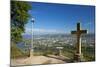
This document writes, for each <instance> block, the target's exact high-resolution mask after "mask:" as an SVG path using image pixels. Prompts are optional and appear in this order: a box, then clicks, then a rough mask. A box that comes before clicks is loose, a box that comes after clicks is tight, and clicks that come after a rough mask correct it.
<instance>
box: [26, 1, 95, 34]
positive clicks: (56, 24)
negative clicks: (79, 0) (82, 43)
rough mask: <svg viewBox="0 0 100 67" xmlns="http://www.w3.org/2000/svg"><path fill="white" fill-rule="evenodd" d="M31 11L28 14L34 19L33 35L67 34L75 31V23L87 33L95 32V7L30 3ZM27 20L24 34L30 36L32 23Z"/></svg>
mask: <svg viewBox="0 0 100 67" xmlns="http://www.w3.org/2000/svg"><path fill="white" fill-rule="evenodd" d="M30 4H31V6H32V9H31V10H29V14H30V15H31V16H32V17H34V19H35V21H34V24H33V32H34V34H58V33H61V34H65V33H66V34H67V33H68V34H69V33H70V32H71V31H72V30H76V24H77V22H80V24H81V29H85V30H87V31H88V32H89V33H94V32H95V7H94V6H86V5H85V6H82V5H70V4H54V3H52V4H50V3H39V2H30ZM32 17H30V18H29V20H28V23H27V24H26V26H25V34H31V30H32V22H31V18H32Z"/></svg>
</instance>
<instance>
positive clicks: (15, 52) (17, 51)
mask: <svg viewBox="0 0 100 67" xmlns="http://www.w3.org/2000/svg"><path fill="white" fill-rule="evenodd" d="M23 56H24V53H23V52H22V51H21V50H20V49H19V48H18V47H17V46H16V45H15V44H13V45H12V46H11V58H18V57H23Z"/></svg>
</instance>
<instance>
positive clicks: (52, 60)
mask: <svg viewBox="0 0 100 67" xmlns="http://www.w3.org/2000/svg"><path fill="white" fill-rule="evenodd" d="M57 58H58V57H56V56H48V57H47V56H33V57H27V58H19V59H11V66H16V65H38V64H57V63H58V64H59V63H66V62H65V61H63V60H61V59H57Z"/></svg>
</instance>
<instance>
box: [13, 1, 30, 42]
mask: <svg viewBox="0 0 100 67" xmlns="http://www.w3.org/2000/svg"><path fill="white" fill-rule="evenodd" d="M30 9H31V5H30V4H29V3H28V2H24V1H11V41H12V42H14V43H17V42H19V41H21V40H22V33H24V31H25V29H24V26H25V24H26V23H27V21H28V19H29V17H30V15H29V13H28V11H29V10H30Z"/></svg>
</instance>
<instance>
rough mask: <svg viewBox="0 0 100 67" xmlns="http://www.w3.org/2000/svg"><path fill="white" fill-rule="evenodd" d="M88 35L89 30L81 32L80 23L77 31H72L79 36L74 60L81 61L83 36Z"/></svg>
mask: <svg viewBox="0 0 100 67" xmlns="http://www.w3.org/2000/svg"><path fill="white" fill-rule="evenodd" d="M85 33H87V30H81V28H80V23H77V31H71V34H76V35H77V44H76V53H75V57H74V59H75V60H76V61H81V34H85Z"/></svg>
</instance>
